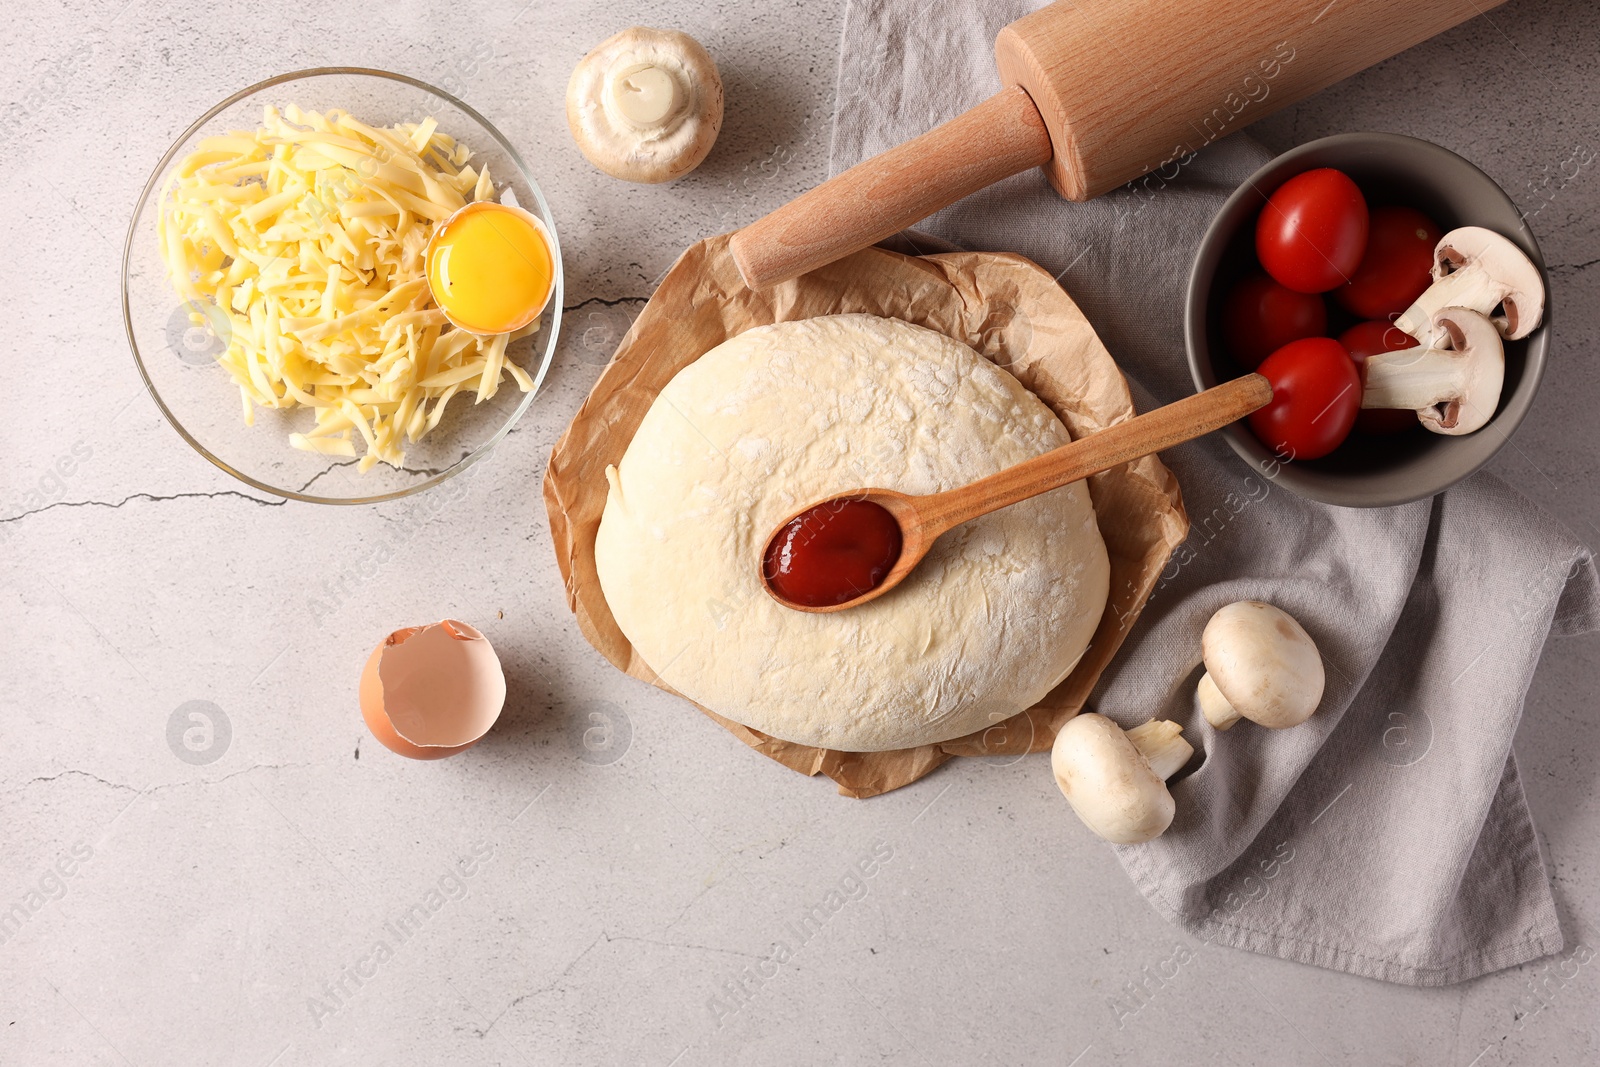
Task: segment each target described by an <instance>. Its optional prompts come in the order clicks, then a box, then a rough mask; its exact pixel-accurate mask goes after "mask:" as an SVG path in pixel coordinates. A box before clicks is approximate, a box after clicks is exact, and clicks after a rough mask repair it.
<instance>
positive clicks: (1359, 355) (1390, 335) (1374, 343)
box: [1339, 251, 1432, 434]
mask: <svg viewBox="0 0 1600 1067" xmlns="http://www.w3.org/2000/svg"><path fill="white" fill-rule="evenodd" d="M1429 256H1430V257H1431V256H1432V252H1431V251H1430V252H1429ZM1339 343H1340V344H1342V345H1344V347H1345V351H1347V352H1349V353H1350V358H1351V359H1352V360H1354V361H1355V365H1356V369H1357V370H1358V371H1360V370H1361V368H1362V367H1364V366H1366V363H1367V357H1368V356H1375V355H1377V354H1378V353H1379V352H1398V351H1400V350H1401V349H1402V348H1415V347H1417V339H1416V338H1415V337H1412V336H1411V335H1410V334H1409V333H1406V332H1405V331H1404V330H1402V329H1401V328H1400V327H1398V326H1396V325H1395V324H1394V323H1392V322H1389V321H1388V320H1387V319H1378V320H1376V321H1372V322H1358V323H1356V324H1355V325H1354V326H1352V327H1350V328H1349V329H1348V330H1346V331H1345V332H1344V333H1341V334H1340V335H1339ZM1362 378H1363V381H1364V380H1365V375H1364V374H1363V376H1362ZM1418 425H1420V424H1419V423H1418V422H1417V413H1416V412H1415V411H1404V410H1401V409H1399V408H1363V409H1362V410H1361V413H1360V414H1358V415H1357V416H1356V429H1357V430H1360V431H1362V432H1363V433H1375V434H1394V433H1404V432H1405V431H1407V430H1411V429H1415V428H1416V427H1417V426H1418Z"/></svg>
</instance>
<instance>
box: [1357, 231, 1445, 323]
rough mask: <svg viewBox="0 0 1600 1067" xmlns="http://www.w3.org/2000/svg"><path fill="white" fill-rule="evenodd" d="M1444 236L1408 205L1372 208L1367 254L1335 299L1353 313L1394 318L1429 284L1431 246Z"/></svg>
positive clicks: (1431, 264)
mask: <svg viewBox="0 0 1600 1067" xmlns="http://www.w3.org/2000/svg"><path fill="white" fill-rule="evenodd" d="M1442 236H1443V232H1442V231H1441V230H1440V229H1439V227H1438V225H1437V224H1435V223H1434V221H1433V220H1432V219H1430V218H1428V216H1426V215H1424V214H1423V213H1422V212H1420V211H1418V210H1417V209H1416V208H1410V207H1378V208H1373V209H1372V214H1371V216H1370V218H1369V220H1368V223H1367V251H1366V254H1365V255H1363V256H1362V257H1361V264H1360V265H1359V266H1357V267H1356V272H1355V273H1354V274H1352V275H1351V276H1350V280H1349V281H1348V282H1345V283H1344V284H1343V285H1341V286H1339V288H1337V289H1335V290H1334V291H1333V297H1334V299H1335V300H1337V301H1339V303H1340V304H1342V305H1343V306H1344V309H1345V310H1346V311H1348V312H1350V313H1351V314H1352V315H1360V316H1361V317H1362V318H1364V319H1386V318H1389V317H1390V316H1393V315H1398V314H1400V312H1402V311H1404V310H1405V309H1406V308H1408V307H1410V306H1411V302H1412V301H1413V300H1415V299H1416V298H1417V297H1419V296H1421V295H1422V291H1423V290H1424V289H1426V288H1427V287H1428V286H1429V285H1430V284H1432V282H1433V277H1432V276H1431V275H1430V274H1429V273H1428V272H1429V271H1430V270H1432V269H1433V248H1434V246H1435V245H1437V244H1438V243H1439V238H1440V237H1442Z"/></svg>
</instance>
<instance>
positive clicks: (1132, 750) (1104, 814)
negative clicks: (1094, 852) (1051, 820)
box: [1050, 712, 1194, 845]
mask: <svg viewBox="0 0 1600 1067" xmlns="http://www.w3.org/2000/svg"><path fill="white" fill-rule="evenodd" d="M1182 733H1183V727H1182V726H1179V725H1178V724H1177V723H1175V722H1168V721H1165V720H1156V719H1152V720H1151V721H1149V722H1147V723H1144V724H1143V725H1141V726H1135V727H1134V728H1133V729H1131V730H1123V729H1122V728H1121V727H1120V726H1118V725H1117V724H1116V723H1114V722H1112V721H1111V720H1110V719H1108V718H1106V717H1105V716H1104V715H1096V714H1094V713H1093V712H1088V713H1085V714H1083V715H1079V716H1077V717H1075V718H1072V719H1068V720H1067V724H1066V725H1065V726H1063V727H1062V728H1061V730H1060V732H1059V733H1057V734H1056V742H1055V746H1054V747H1053V748H1052V749H1051V750H1050V769H1051V771H1053V772H1054V773H1055V776H1056V785H1058V786H1060V787H1061V793H1062V795H1063V796H1065V797H1066V798H1067V803H1069V804H1071V805H1072V810H1073V811H1075V812H1077V813H1078V818H1080V819H1082V820H1083V824H1084V825H1085V826H1087V827H1088V828H1089V829H1091V830H1093V831H1094V832H1095V833H1097V834H1099V835H1100V836H1101V837H1103V838H1105V839H1106V840H1107V841H1113V842H1115V843H1117V844H1119V845H1137V844H1139V843H1141V842H1144V841H1149V840H1150V839H1152V838H1155V837H1159V836H1160V835H1161V833H1162V831H1164V830H1165V829H1166V828H1167V827H1168V826H1170V825H1172V816H1173V814H1174V812H1175V811H1176V808H1175V806H1174V805H1173V803H1172V794H1171V793H1169V792H1167V779H1168V778H1171V777H1172V776H1173V775H1174V774H1176V773H1177V772H1178V768H1180V767H1182V766H1183V765H1184V764H1185V763H1187V762H1189V757H1190V756H1192V755H1193V754H1194V747H1193V746H1192V745H1190V744H1189V742H1187V741H1185V740H1184V739H1183V738H1182V737H1181V736H1180V735H1181V734H1182Z"/></svg>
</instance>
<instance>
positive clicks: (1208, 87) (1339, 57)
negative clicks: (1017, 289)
mask: <svg viewBox="0 0 1600 1067" xmlns="http://www.w3.org/2000/svg"><path fill="white" fill-rule="evenodd" d="M1502 2H1504V0H1275V2H1271V3H1260V2H1259V0H1076V2H1075V0H1058V2H1057V3H1053V4H1051V5H1049V6H1048V7H1043V8H1040V9H1039V10H1038V11H1035V12H1033V13H1032V14H1031V15H1027V16H1025V17H1023V18H1020V19H1018V20H1017V21H1016V22H1013V23H1012V24H1011V25H1009V26H1007V27H1005V28H1004V29H1002V30H1001V31H1000V35H999V37H998V38H996V40H995V46H994V50H995V61H996V63H997V64H998V65H999V68H1000V80H1001V81H1002V82H1003V83H1005V85H1006V88H1005V89H1002V90H1001V91H1000V92H999V93H997V94H996V95H994V96H992V97H990V98H989V99H988V100H986V101H984V102H983V103H981V104H979V105H978V106H977V107H975V108H973V109H972V110H971V111H968V112H966V113H965V114H963V115H958V116H957V117H956V118H953V119H951V120H950V121H949V122H946V123H945V124H944V125H942V126H939V127H936V128H935V129H933V130H930V131H929V132H928V133H925V134H923V135H922V136H921V137H917V138H914V139H913V140H910V141H907V142H906V143H905V144H903V145H901V146H899V147H898V148H892V149H890V150H889V151H887V152H885V153H883V154H882V155H880V156H876V157H874V158H872V159H869V160H866V161H865V162H863V163H860V164H857V165H856V166H854V167H851V168H850V169H849V170H847V171H845V172H844V173H843V174H840V175H838V176H837V177H834V178H832V179H830V180H828V181H826V182H824V183H822V184H821V185H819V186H817V187H816V188H815V189H812V190H811V191H810V192H808V193H805V194H803V195H801V196H800V197H798V198H797V199H795V200H794V201H792V202H790V203H789V204H787V205H785V206H784V207H781V208H779V209H778V210H776V211H774V212H773V213H772V214H770V215H768V216H766V217H765V218H762V219H759V220H757V221H756V222H753V223H751V224H750V225H749V226H746V227H745V228H744V229H742V230H740V231H739V232H738V233H737V234H735V235H734V237H733V241H732V249H733V257H734V261H735V262H736V263H738V265H739V271H740V273H741V274H743V275H744V280H745V283H746V284H747V285H749V286H750V287H751V288H752V289H764V288H766V287H767V286H769V285H774V284H776V283H778V282H780V281H784V280H786V279H788V278H793V277H795V276H796V275H799V274H804V273H805V272H806V271H808V270H811V269H813V268H815V267H820V266H822V265H823V264H825V263H831V262H832V261H833V260H835V259H838V258H839V257H840V256H844V255H847V254H849V253H850V252H853V251H855V250H856V249H858V248H865V247H866V246H867V245H870V244H873V243H875V242H877V241H881V240H883V239H884V238H885V237H888V236H890V235H891V234H894V233H898V232H899V231H900V230H903V229H905V228H906V227H907V226H909V225H911V224H912V223H914V222H916V221H917V220H919V219H922V218H925V217H927V216H928V215H931V214H932V213H933V212H935V211H938V210H939V209H940V208H943V207H947V206H949V205H950V204H953V203H955V202H956V201H957V200H959V199H961V198H962V197H964V196H966V195H967V194H969V193H972V192H976V191H977V190H979V189H981V188H983V187H984V186H986V185H991V184H993V183H994V182H997V181H999V180H1000V179H1002V178H1007V177H1010V176H1011V175H1013V174H1020V173H1022V172H1023V171H1025V170H1027V169H1028V168H1030V167H1037V166H1043V167H1044V168H1045V171H1046V174H1047V175H1048V176H1049V179H1050V184H1051V185H1053V186H1055V188H1056V190H1057V191H1058V192H1059V193H1060V194H1061V195H1062V196H1064V197H1066V198H1067V199H1068V200H1087V199H1089V198H1090V197H1093V196H1098V195H1100V194H1101V193H1103V192H1106V191H1108V190H1110V189H1115V188H1116V187H1117V186H1119V185H1123V184H1125V183H1126V182H1129V181H1132V180H1133V179H1135V178H1137V177H1139V176H1140V175H1142V174H1145V173H1148V172H1150V171H1155V172H1156V173H1157V175H1158V176H1159V177H1160V178H1161V179H1162V180H1163V181H1164V180H1168V179H1170V178H1172V177H1174V176H1176V174H1177V172H1178V170H1179V169H1181V167H1182V166H1183V164H1184V163H1185V162H1187V161H1188V159H1189V158H1190V156H1191V155H1192V153H1194V152H1195V151H1197V150H1198V149H1200V148H1203V147H1205V146H1206V145H1207V144H1209V143H1211V142H1212V141H1214V140H1216V139H1217V138H1218V137H1221V136H1223V135H1224V134H1228V133H1232V132H1233V131H1234V130H1236V129H1238V128H1239V127H1241V126H1244V125H1246V124H1247V123H1250V122H1253V121H1255V120H1256V119H1259V118H1262V117H1264V116H1266V115H1269V114H1271V113H1272V112H1273V111H1276V110H1277V109H1278V108H1281V107H1285V106H1287V105H1289V104H1292V103H1294V102H1295V101H1297V100H1301V99H1303V98H1304V97H1307V96H1309V95H1311V94H1312V93H1314V92H1316V91H1317V90H1319V89H1322V88H1325V87H1327V86H1329V85H1332V84H1333V83H1334V82H1336V81H1339V80H1340V79H1341V78H1346V77H1349V76H1350V75H1351V74H1354V73H1356V72H1357V71H1359V70H1364V69H1365V68H1367V67H1369V66H1371V65H1372V64H1374V63H1377V62H1378V61H1380V60H1383V59H1387V58H1388V57H1390V56H1392V55H1394V54H1395V53H1396V52H1400V51H1403V50H1404V49H1407V48H1410V47H1411V46H1412V45H1414V44H1416V43H1418V42H1419V41H1424V40H1427V39H1428V38H1429V37H1432V36H1433V35H1434V34H1437V33H1441V32H1443V31H1444V30H1447V29H1449V28H1450V27H1452V26H1454V25H1456V24H1457V23H1460V22H1463V21H1465V20H1466V19H1468V18H1470V17H1472V16H1473V15H1475V14H1478V13H1480V12H1482V11H1486V10H1488V9H1489V8H1493V7H1497V6H1499V4H1500V3H1502Z"/></svg>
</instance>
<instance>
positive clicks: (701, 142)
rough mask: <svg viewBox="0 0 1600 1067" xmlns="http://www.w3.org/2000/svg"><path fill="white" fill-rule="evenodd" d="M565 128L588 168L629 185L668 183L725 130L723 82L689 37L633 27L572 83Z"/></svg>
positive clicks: (596, 51)
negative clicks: (568, 130)
mask: <svg viewBox="0 0 1600 1067" xmlns="http://www.w3.org/2000/svg"><path fill="white" fill-rule="evenodd" d="M567 125H569V126H570V127H571V128H572V136H573V139H574V140H576V141H577V142H578V148H579V149H580V150H582V152H583V154H584V156H585V157H587V158H588V160H589V162H591V163H593V164H594V165H595V166H597V167H599V168H600V169H601V170H603V171H605V172H606V173H607V174H609V175H611V176H612V177H614V178H621V179H622V180H624V181H630V182H646V183H655V182H669V181H672V180H673V179H674V178H679V177H682V176H683V175H685V174H687V173H688V172H689V171H691V170H693V169H694V168H695V167H697V166H699V165H700V161H701V160H703V159H705V158H706V153H708V152H710V151H711V146H712V145H713V144H714V143H716V140H717V133H718V131H720V130H721V129H722V79H721V77H719V76H718V74H717V65H716V63H714V62H712V59H711V56H710V54H709V53H707V52H706V50H705V49H704V48H702V47H701V45H700V42H699V41H696V40H695V39H694V38H693V37H690V36H689V35H688V34H686V33H679V32H678V31H676V30H652V29H648V28H646V27H643V26H634V27H631V28H629V29H626V30H623V31H622V32H621V33H618V34H616V35H615V36H612V37H608V38H607V39H606V40H604V41H601V42H600V43H599V44H598V45H596V46H595V47H594V48H593V49H592V50H591V51H590V52H589V54H588V55H586V56H584V57H583V59H582V60H581V61H579V63H578V65H577V67H576V68H575V69H574V70H573V72H572V79H571V80H570V81H569V82H568V83H567Z"/></svg>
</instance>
